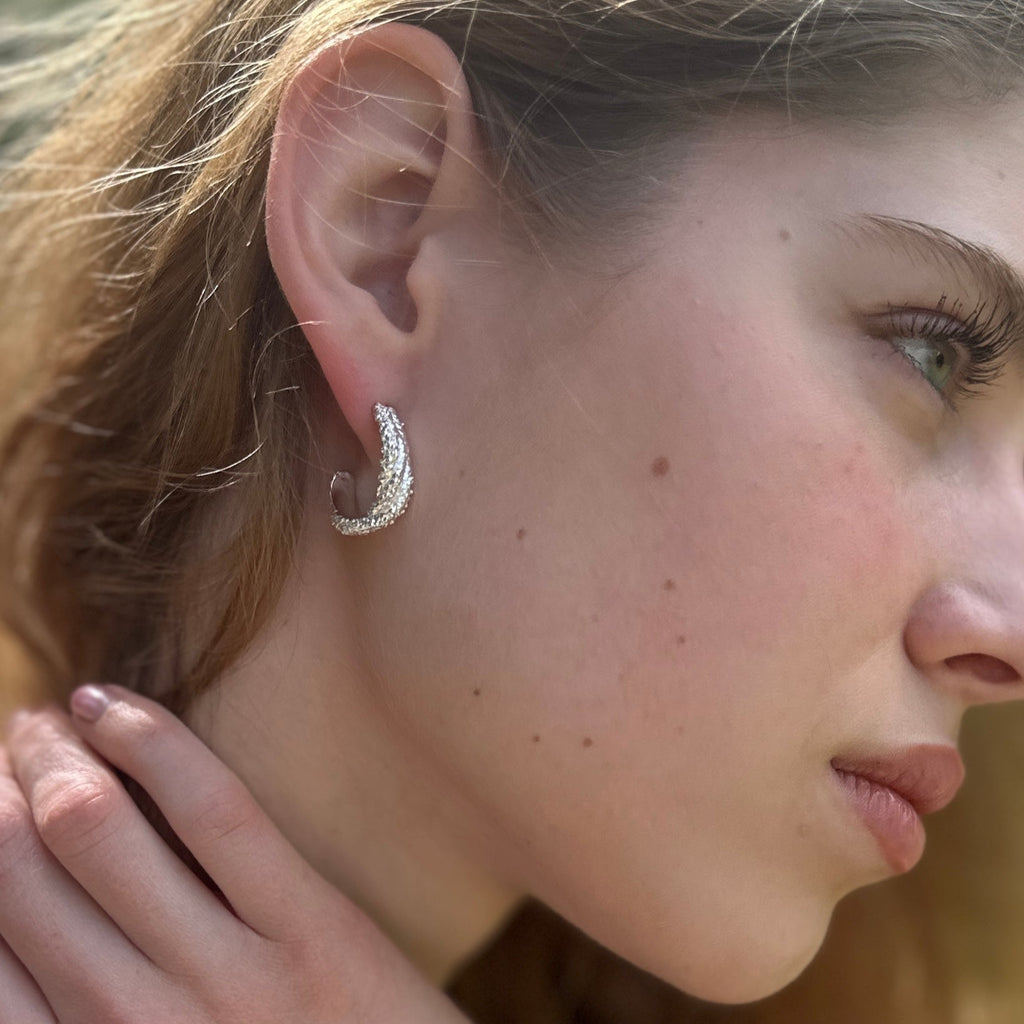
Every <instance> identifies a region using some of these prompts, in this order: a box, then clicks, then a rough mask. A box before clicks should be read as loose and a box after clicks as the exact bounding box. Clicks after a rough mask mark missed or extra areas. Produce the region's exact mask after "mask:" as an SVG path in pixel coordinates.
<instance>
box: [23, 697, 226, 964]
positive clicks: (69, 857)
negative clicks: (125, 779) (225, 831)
mask: <svg viewBox="0 0 1024 1024" xmlns="http://www.w3.org/2000/svg"><path fill="white" fill-rule="evenodd" d="M8 751H9V755H10V759H11V764H12V767H13V769H14V774H15V777H16V778H17V780H18V782H19V783H20V785H21V789H22V791H23V793H24V794H25V798H26V800H27V802H28V805H29V808H30V809H31V811H32V816H33V818H34V820H35V823H36V827H37V828H38V830H39V834H40V836H41V838H42V840H43V842H44V843H45V844H46V846H47V847H48V848H49V850H50V852H51V853H52V854H53V855H54V856H55V857H56V858H57V860H58V861H60V863H61V864H62V865H63V866H64V868H65V869H66V870H67V871H68V872H69V874H70V875H71V876H72V877H73V878H74V879H75V881H77V882H78V883H79V884H80V885H81V886H82V888H84V889H85V891H86V892H88V893H89V894H90V895H91V896H92V898H93V899H94V900H95V901H96V902H97V903H98V904H99V905H100V906H101V907H102V908H103V910H104V911H105V912H106V913H107V914H108V915H109V916H110V918H111V919H112V920H113V921H114V923H115V924H117V926H118V927H119V928H120V929H121V931H122V932H123V933H124V934H125V935H126V936H127V938H128V939H129V940H130V941H131V942H132V943H133V944H134V945H135V946H137V947H138V948H139V949H140V950H141V951H142V952H143V953H145V954H146V956H147V957H149V959H150V960H152V961H153V962H154V963H155V964H157V965H158V966H159V967H161V968H163V969H164V970H167V971H170V972H174V973H177V972H181V971H188V970H192V969H195V968H196V967H199V966H203V965H209V964H210V963H211V961H214V960H215V959H222V958H223V957H225V956H229V955H231V954H232V953H233V952H235V951H237V949H238V944H239V941H240V938H241V936H240V928H241V926H240V924H239V922H238V921H237V920H236V919H235V918H234V917H233V916H232V915H231V914H230V913H229V912H228V911H227V910H225V908H224V907H223V905H222V904H221V903H220V901H219V900H218V899H217V897H216V896H214V894H213V893H212V892H210V890H209V889H208V888H207V887H206V886H205V885H203V883H202V882H201V881H199V879H198V878H196V876H195V875H194V874H193V873H192V872H191V871H190V870H189V869H188V868H187V867H186V866H185V864H183V863H182V861H181V860H180V859H179V858H178V857H177V856H175V854H174V852H173V851H172V850H171V849H170V848H169V847H168V846H167V844H166V843H164V842H163V840H162V839H161V838H160V837H159V836H158V835H157V833H156V832H155V831H154V830H153V828H152V827H151V826H150V824H149V823H148V822H147V821H146V819H145V818H144V817H143V815H142V812H141V811H140V810H139V809H138V808H137V807H136V806H135V804H134V803H133V802H132V800H131V798H130V797H129V796H128V794H127V793H126V792H125V789H124V787H123V786H122V785H121V783H120V782H119V781H118V780H117V778H116V777H115V776H114V773H113V772H112V771H111V770H110V769H109V768H108V767H107V766H106V765H104V764H102V763H101V762H100V760H99V758H98V757H97V755H96V754H95V753H94V752H93V751H92V750H90V749H89V748H88V747H87V746H86V744H85V743H84V742H83V740H82V739H81V737H80V736H79V735H78V734H77V733H76V732H75V731H74V729H73V728H72V725H71V720H70V719H69V718H68V716H67V715H65V714H64V713H63V712H60V711H56V710H49V711H45V712H41V713H38V714H35V715H31V716H29V717H27V718H24V719H22V720H21V721H20V723H19V725H18V726H17V727H16V728H13V729H12V730H11V735H10V739H9V743H8Z"/></svg>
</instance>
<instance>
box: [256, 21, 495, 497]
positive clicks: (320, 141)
mask: <svg viewBox="0 0 1024 1024" xmlns="http://www.w3.org/2000/svg"><path fill="white" fill-rule="evenodd" d="M477 156H478V151H477V142H476V135H475V132H474V125H473V109H472V102H471V99H470V95H469V89H468V86H467V84H466V81H465V78H464V76H463V74H462V70H461V67H460V66H459V62H458V60H457V58H456V57H455V55H454V54H453V53H452V51H451V50H450V49H449V48H448V46H447V45H446V44H445V43H443V42H442V41H441V40H440V39H439V38H438V37H437V36H435V35H433V34H432V33H430V32H427V31H426V30H425V29H421V28H417V27H415V26H411V25H383V26H377V27H375V28H371V29H368V30H366V31H365V32H361V33H359V34H357V35H354V36H351V37H346V38H344V39H342V40H338V41H335V42H333V43H332V44H331V45H329V46H327V47H325V48H323V49H322V50H320V51H319V52H317V53H316V54H315V55H314V56H313V58H312V59H311V60H310V61H309V62H307V63H306V64H305V65H304V66H303V67H302V68H301V69H300V70H299V72H298V74H297V75H296V77H295V78H294V80H293V81H292V83H291V85H290V87H289V89H288V91H287V93H286V95H285V98H284V100H283V102H282V105H281V110H280V113H279V117H278V123H277V127H276V130H275V135H274V145H273V151H272V155H271V162H270V170H269V176H268V184H267V223H266V229H267V244H268V246H269V249H270V257H271V261H272V263H273V266H274V270H275V272H276V274H277V277H278V280H279V282H280V284H281V287H282V289H283V291H284V294H285V297H286V298H287V300H288V302H289V304H290V305H291V308H292V311H293V313H294V314H295V316H296V318H297V320H298V322H299V324H300V325H301V327H302V330H303V331H304V332H305V335H306V337H307V339H308V340H309V344H310V345H311V347H312V349H313V352H314V353H315V355H316V358H317V360H318V361H319V363H320V366H321V367H322V369H323V373H324V377H325V379H326V381H327V383H328V385H329V387H330V390H331V394H332V395H333V400H334V403H335V404H336V406H337V409H338V410H339V411H340V413H341V415H342V417H343V418H344V420H345V421H346V422H347V423H348V425H349V426H350V427H351V429H352V432H353V434H354V435H355V438H356V439H357V440H358V442H359V446H360V447H361V449H362V451H363V452H365V453H366V456H367V458H368V461H369V462H371V463H372V462H374V461H376V459H377V458H378V456H379V452H380V441H379V437H378V432H377V426H376V422H375V420H374V418H373V406H374V403H375V402H382V403H384V404H385V405H393V406H394V407H395V408H396V409H397V411H398V413H399V415H401V416H403V417H404V414H405V413H406V412H407V411H408V409H409V407H410V404H411V402H412V400H413V397H414V396H413V394H412V389H413V384H414V381H415V378H416V373H415V370H416V366H417V364H418V362H419V361H420V360H422V359H423V358H424V357H425V356H426V355H427V354H428V353H429V351H430V349H431V347H432V346H434V345H436V344H437V343H438V341H439V339H438V322H439V318H440V313H441V307H442V304H443V301H444V293H445V287H444V282H445V274H446V273H447V272H448V269H447V265H446V258H445V257H446V253H445V247H444V243H443V242H442V241H441V239H442V238H443V236H444V234H445V229H446V228H447V227H449V226H450V224H451V222H452V220H453V219H455V218H457V217H458V216H459V214H460V211H462V210H464V209H465V208H466V207H467V203H468V202H471V199H470V197H471V196H472V194H473V192H474V190H476V189H479V188H480V187H481V183H482V181H483V179H482V177H481V171H480V169H479V167H478V166H477V164H476V159H477ZM371 491H372V488H371Z"/></svg>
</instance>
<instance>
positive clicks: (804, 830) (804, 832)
mask: <svg viewBox="0 0 1024 1024" xmlns="http://www.w3.org/2000/svg"><path fill="white" fill-rule="evenodd" d="M810 831H811V830H810V828H808V826H807V823H806V822H804V821H802V822H800V824H799V825H798V826H797V832H798V833H799V834H800V838H801V839H806V838H807V836H808V835H809V834H810Z"/></svg>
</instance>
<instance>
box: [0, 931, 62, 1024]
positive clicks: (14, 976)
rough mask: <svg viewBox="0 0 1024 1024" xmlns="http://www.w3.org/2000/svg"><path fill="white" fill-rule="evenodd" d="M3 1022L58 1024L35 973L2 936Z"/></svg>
mask: <svg viewBox="0 0 1024 1024" xmlns="http://www.w3.org/2000/svg"><path fill="white" fill-rule="evenodd" d="M0 992H2V993H3V999H0V1024H57V1018H56V1017H54V1015H53V1011H52V1010H51V1009H50V1005H49V1003H47V1001H46V999H45V998H44V996H43V993H42V992H40V990H39V986H38V985H37V984H36V983H35V981H33V980H32V975H31V974H29V973H28V971H26V970H25V967H24V965H23V964H22V962H21V961H20V960H19V959H18V958H17V957H16V956H15V955H14V952H13V951H12V950H11V947H10V946H8V945H7V943H6V942H4V940H3V939H0Z"/></svg>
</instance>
